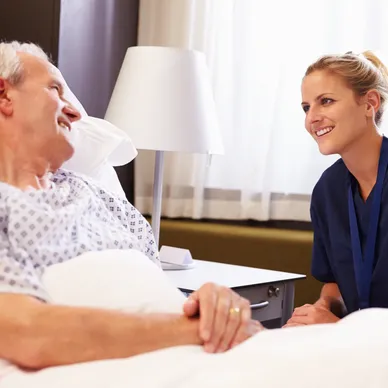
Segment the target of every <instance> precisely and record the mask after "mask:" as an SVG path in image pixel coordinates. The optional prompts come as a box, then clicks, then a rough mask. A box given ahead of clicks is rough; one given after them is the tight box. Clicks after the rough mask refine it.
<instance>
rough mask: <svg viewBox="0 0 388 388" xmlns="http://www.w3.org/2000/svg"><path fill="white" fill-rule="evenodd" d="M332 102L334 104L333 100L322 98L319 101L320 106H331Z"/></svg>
mask: <svg viewBox="0 0 388 388" xmlns="http://www.w3.org/2000/svg"><path fill="white" fill-rule="evenodd" d="M333 102H334V100H333V99H332V98H327V97H324V98H322V99H321V103H322V105H329V104H331V103H333Z"/></svg>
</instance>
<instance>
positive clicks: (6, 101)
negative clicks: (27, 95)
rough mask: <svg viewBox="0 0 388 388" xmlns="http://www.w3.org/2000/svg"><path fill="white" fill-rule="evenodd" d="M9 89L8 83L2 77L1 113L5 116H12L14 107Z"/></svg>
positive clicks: (0, 92)
mask: <svg viewBox="0 0 388 388" xmlns="http://www.w3.org/2000/svg"><path fill="white" fill-rule="evenodd" d="M8 88H9V84H8V82H7V81H6V80H5V79H4V78H1V77H0V113H1V114H3V115H4V116H11V115H12V113H13V105H12V101H11V99H10V98H9V93H8Z"/></svg>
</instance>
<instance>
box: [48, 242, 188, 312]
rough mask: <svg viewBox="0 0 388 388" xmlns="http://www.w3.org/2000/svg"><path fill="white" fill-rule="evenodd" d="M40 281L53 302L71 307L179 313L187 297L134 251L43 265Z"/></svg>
mask: <svg viewBox="0 0 388 388" xmlns="http://www.w3.org/2000/svg"><path fill="white" fill-rule="evenodd" d="M42 281H43V284H44V286H45V288H46V291H47V292H48V295H49V296H50V298H51V299H52V301H53V302H54V303H57V304H64V305H70V306H88V307H96V308H107V309H119V310H125V311H129V312H166V313H167V312H168V313H178V314H179V313H182V305H183V303H184V301H185V299H186V298H185V296H184V295H183V294H182V292H180V291H179V290H178V289H177V288H176V286H175V285H174V284H173V283H172V282H171V281H170V279H169V278H168V277H167V276H166V275H165V273H164V272H163V271H162V270H161V269H160V268H159V267H158V266H156V265H155V264H154V263H153V262H151V261H150V260H149V259H148V258H147V256H145V255H144V254H143V253H141V252H139V251H136V250H106V251H99V252H88V253H85V254H83V255H81V256H78V257H76V258H75V259H72V260H69V261H67V262H65V263H61V264H55V265H53V266H50V267H48V268H46V269H45V272H44V274H43V277H42Z"/></svg>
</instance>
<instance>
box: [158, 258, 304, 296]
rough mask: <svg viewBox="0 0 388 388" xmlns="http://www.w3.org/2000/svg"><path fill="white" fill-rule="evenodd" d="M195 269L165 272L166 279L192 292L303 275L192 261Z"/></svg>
mask: <svg viewBox="0 0 388 388" xmlns="http://www.w3.org/2000/svg"><path fill="white" fill-rule="evenodd" d="M194 261H195V267H194V268H192V269H186V270H165V271H164V272H165V273H166V275H167V276H168V278H169V279H170V280H171V281H172V282H173V283H174V284H175V285H176V287H178V288H180V289H185V290H190V291H194V290H197V289H198V288H200V287H201V286H202V285H203V284H205V283H208V282H213V283H217V284H219V285H222V286H225V287H229V288H237V287H246V286H252V285H261V284H267V283H274V282H284V281H294V280H298V279H304V278H305V277H306V276H305V275H300V274H295V273H288V272H280V271H271V270H267V269H259V268H251V267H243V266H240V265H231V264H223V263H215V262H210V261H203V260H194Z"/></svg>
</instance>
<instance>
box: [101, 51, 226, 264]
mask: <svg viewBox="0 0 388 388" xmlns="http://www.w3.org/2000/svg"><path fill="white" fill-rule="evenodd" d="M105 118H106V120H108V121H110V122H111V123H113V124H115V125H116V126H118V127H119V128H121V129H123V130H124V131H125V132H126V133H127V134H128V135H129V136H130V137H131V139H132V141H133V144H134V145H135V147H136V148H137V149H144V150H154V151H156V156H155V171H154V187H153V210H152V229H153V232H154V235H155V240H156V244H157V246H158V247H159V231H160V218H161V201H162V179H163V178H162V177H163V160H164V152H165V151H175V152H189V153H203V154H222V153H223V152H224V150H223V144H222V140H221V136H220V132H219V128H218V120H217V115H216V108H215V103H214V99H213V94H212V88H211V83H210V77H209V72H208V68H207V66H206V61H205V56H204V54H202V53H200V52H198V51H194V50H186V49H180V48H172V47H152V46H145V47H141V46H137V47H130V48H129V49H128V50H127V53H126V56H125V59H124V62H123V65H122V67H121V70H120V74H119V76H118V79H117V82H116V85H115V88H114V91H113V94H112V97H111V100H110V103H109V106H108V109H107V112H106V116H105ZM181 253H182V254H183V252H181ZM169 254H170V255H172V256H177V255H178V256H179V253H177V251H176V252H175V253H174V254H172V252H171V251H170V252H169ZM180 256H181V255H180ZM179 260H180V261H181V262H182V263H183V259H182V257H180V258H179V259H176V261H179Z"/></svg>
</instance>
